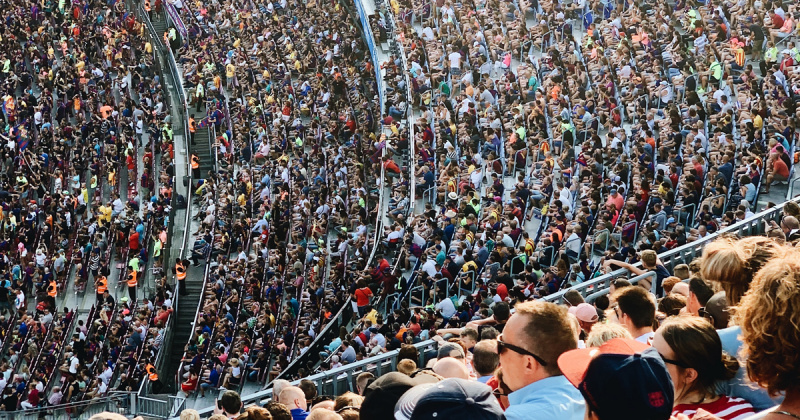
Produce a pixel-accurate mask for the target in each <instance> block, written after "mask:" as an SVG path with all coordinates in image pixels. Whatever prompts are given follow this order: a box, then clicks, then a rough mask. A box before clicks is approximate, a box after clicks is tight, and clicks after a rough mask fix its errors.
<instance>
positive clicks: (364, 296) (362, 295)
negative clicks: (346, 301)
mask: <svg viewBox="0 0 800 420" xmlns="http://www.w3.org/2000/svg"><path fill="white" fill-rule="evenodd" d="M355 295H356V305H358V306H367V305H369V298H370V297H371V296H372V290H370V288H369V287H362V288H361V289H358V290H356V293H355Z"/></svg>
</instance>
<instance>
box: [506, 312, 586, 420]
mask: <svg viewBox="0 0 800 420" xmlns="http://www.w3.org/2000/svg"><path fill="white" fill-rule="evenodd" d="M508 324H509V325H508V328H506V329H504V330H503V334H501V335H500V337H498V339H497V349H498V353H499V354H500V364H501V366H505V368H504V369H503V380H504V382H505V383H506V384H507V385H508V386H509V388H510V389H511V391H512V393H511V394H509V396H508V400H509V403H510V404H511V405H510V406H509V407H508V408H507V409H506V411H505V415H506V418H507V419H509V420H514V419H531V418H561V419H575V420H578V419H581V418H582V417H583V414H584V411H585V407H584V403H583V401H582V400H581V398H580V395H579V393H578V392H577V390H576V389H575V388H574V387H572V385H570V384H569V382H568V381H567V380H566V378H564V376H563V375H562V373H561V371H560V369H559V368H558V364H557V360H558V357H559V356H561V354H563V353H565V352H567V351H569V350H572V349H575V348H577V342H576V341H575V334H574V331H573V329H572V326H571V325H570V323H569V321H568V319H567V311H566V310H565V309H563V308H559V307H558V306H556V305H555V304H552V303H545V302H525V303H521V304H518V305H517V306H516V312H515V313H514V315H512V316H511V317H510V318H509V320H508ZM545 343H547V344H545ZM531 416H534V417H531ZM537 416H538V417H537Z"/></svg>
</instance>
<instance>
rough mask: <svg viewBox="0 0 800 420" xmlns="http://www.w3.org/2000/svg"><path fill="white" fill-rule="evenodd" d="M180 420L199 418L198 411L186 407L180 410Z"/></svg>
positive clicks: (196, 419) (198, 419) (195, 419)
mask: <svg viewBox="0 0 800 420" xmlns="http://www.w3.org/2000/svg"><path fill="white" fill-rule="evenodd" d="M267 414H269V413H267ZM181 420H200V413H198V412H197V410H193V409H191V408H187V409H186V410H183V411H181Z"/></svg>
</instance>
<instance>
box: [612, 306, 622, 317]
mask: <svg viewBox="0 0 800 420" xmlns="http://www.w3.org/2000/svg"><path fill="white" fill-rule="evenodd" d="M611 309H613V310H614V315H616V316H617V320H621V319H622V317H621V316H620V314H619V305H614V307H613V308H611Z"/></svg>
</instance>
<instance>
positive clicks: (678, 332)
mask: <svg viewBox="0 0 800 420" xmlns="http://www.w3.org/2000/svg"><path fill="white" fill-rule="evenodd" d="M653 347H655V348H656V350H658V352H659V354H661V357H662V358H663V359H664V362H665V363H666V364H667V370H668V371H669V374H670V377H671V378H672V383H673V385H674V387H675V402H676V403H681V402H684V403H685V402H688V401H689V399H693V398H697V397H699V398H713V397H714V396H716V393H715V391H714V384H715V383H716V382H717V381H720V380H723V381H727V380H729V379H731V378H733V377H734V376H735V375H736V372H737V371H738V370H739V362H737V361H736V359H735V358H733V357H731V356H730V355H728V354H726V353H723V352H722V342H721V341H720V338H719V335H718V334H717V331H716V330H715V329H714V327H713V326H712V325H711V324H710V323H709V322H708V321H707V320H705V319H703V318H699V317H673V318H670V319H668V320H666V321H664V323H663V324H662V325H661V327H660V328H659V329H658V331H656V335H655V337H654V338H653Z"/></svg>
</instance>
